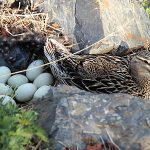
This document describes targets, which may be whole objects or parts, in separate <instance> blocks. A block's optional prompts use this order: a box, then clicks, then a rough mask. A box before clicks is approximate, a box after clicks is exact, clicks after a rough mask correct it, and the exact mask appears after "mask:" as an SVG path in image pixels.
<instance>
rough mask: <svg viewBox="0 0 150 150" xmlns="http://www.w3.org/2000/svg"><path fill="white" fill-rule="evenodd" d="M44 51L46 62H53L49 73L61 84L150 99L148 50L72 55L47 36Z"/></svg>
mask: <svg viewBox="0 0 150 150" xmlns="http://www.w3.org/2000/svg"><path fill="white" fill-rule="evenodd" d="M44 52H45V56H46V57H47V59H48V60H49V62H52V61H56V62H55V63H52V64H51V65H50V67H51V70H52V73H53V74H54V76H55V77H56V78H58V79H59V80H61V81H62V82H63V83H65V84H68V85H74V86H77V87H79V88H80V89H83V90H86V91H90V92H97V93H128V94H132V95H135V96H140V97H142V98H146V99H150V88H149V87H150V72H149V70H150V63H149V62H150V57H149V56H150V52H149V51H146V50H144V51H142V52H138V53H136V54H130V55H128V56H126V57H119V56H112V55H109V54H101V55H73V54H72V53H70V51H69V50H68V49H67V48H66V47H64V46H63V45H62V44H60V43H58V42H57V41H56V40H54V39H49V40H47V43H46V46H45V50H44ZM64 57H65V59H64ZM62 58H63V59H62ZM59 59H61V60H59ZM57 60H59V61H57ZM141 72H142V73H141Z"/></svg>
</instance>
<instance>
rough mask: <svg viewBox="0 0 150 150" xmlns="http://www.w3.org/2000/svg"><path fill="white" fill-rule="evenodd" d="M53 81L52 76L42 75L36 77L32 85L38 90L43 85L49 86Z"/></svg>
mask: <svg viewBox="0 0 150 150" xmlns="http://www.w3.org/2000/svg"><path fill="white" fill-rule="evenodd" d="M53 81H54V80H53V76H52V75H51V74H50V73H42V74H40V75H38V76H37V78H36V79H35V80H34V82H33V84H35V85H36V86H37V87H38V88H39V87H41V86H43V85H51V84H52V83H53Z"/></svg>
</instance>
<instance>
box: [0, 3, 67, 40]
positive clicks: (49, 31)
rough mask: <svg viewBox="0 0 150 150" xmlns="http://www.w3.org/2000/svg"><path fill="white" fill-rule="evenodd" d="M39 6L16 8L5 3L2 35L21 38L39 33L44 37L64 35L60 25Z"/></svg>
mask: <svg viewBox="0 0 150 150" xmlns="http://www.w3.org/2000/svg"><path fill="white" fill-rule="evenodd" d="M37 6H38V7H39V5H37ZM37 6H35V7H32V8H31V7H28V6H27V7H25V8H24V9H20V8H17V9H16V8H15V9H14V8H11V7H10V5H4V6H3V7H2V8H1V9H0V37H14V38H18V39H19V38H20V37H25V36H28V35H31V34H32V35H33V34H35V35H37V34H38V35H40V37H42V38H43V36H44V37H54V38H56V37H62V36H64V35H63V34H62V29H61V27H60V25H59V24H57V23H54V22H50V20H49V18H48V14H47V13H43V12H41V11H40V10H39V9H38V8H37ZM29 8H30V9H29ZM42 38H41V39H42ZM63 42H64V41H63Z"/></svg>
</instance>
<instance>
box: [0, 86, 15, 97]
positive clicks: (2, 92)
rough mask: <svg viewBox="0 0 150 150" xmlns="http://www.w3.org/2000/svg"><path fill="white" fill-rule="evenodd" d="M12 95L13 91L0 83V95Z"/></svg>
mask: <svg viewBox="0 0 150 150" xmlns="http://www.w3.org/2000/svg"><path fill="white" fill-rule="evenodd" d="M12 94H13V89H12V88H11V87H10V86H9V85H6V84H4V83H0V95H9V96H11V95H12Z"/></svg>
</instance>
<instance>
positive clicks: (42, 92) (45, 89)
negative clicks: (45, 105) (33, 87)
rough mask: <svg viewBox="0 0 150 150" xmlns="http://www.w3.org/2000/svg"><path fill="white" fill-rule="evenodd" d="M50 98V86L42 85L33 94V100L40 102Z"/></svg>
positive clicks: (51, 95)
mask: <svg viewBox="0 0 150 150" xmlns="http://www.w3.org/2000/svg"><path fill="white" fill-rule="evenodd" d="M52 97H53V91H52V88H51V86H47V85H44V86H42V87H40V88H39V89H38V90H37V91H36V92H35V93H34V96H33V100H40V99H44V98H52Z"/></svg>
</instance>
